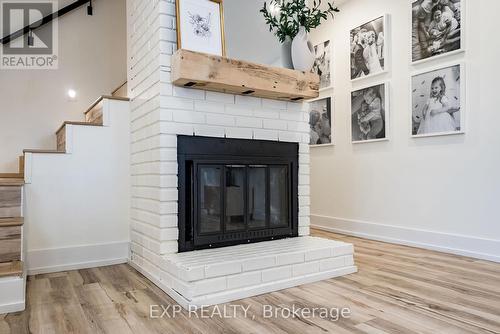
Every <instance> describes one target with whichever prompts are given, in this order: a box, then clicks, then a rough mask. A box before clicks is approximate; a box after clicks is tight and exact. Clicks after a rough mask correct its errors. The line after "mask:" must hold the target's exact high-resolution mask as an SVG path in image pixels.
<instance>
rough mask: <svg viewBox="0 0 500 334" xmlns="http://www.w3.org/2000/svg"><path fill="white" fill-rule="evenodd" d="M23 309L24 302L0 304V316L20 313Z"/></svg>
mask: <svg viewBox="0 0 500 334" xmlns="http://www.w3.org/2000/svg"><path fill="white" fill-rule="evenodd" d="M25 308H26V306H25V303H24V302H18V303H12V304H0V314H6V313H14V312H20V311H24V309H25Z"/></svg>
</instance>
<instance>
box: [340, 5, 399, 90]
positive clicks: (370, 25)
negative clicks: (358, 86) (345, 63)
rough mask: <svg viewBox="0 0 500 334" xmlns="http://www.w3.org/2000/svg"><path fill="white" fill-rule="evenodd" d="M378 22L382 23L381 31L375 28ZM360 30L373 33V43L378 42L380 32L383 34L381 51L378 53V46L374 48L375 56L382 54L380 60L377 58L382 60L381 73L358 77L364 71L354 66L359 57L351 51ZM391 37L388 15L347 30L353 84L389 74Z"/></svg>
mask: <svg viewBox="0 0 500 334" xmlns="http://www.w3.org/2000/svg"><path fill="white" fill-rule="evenodd" d="M379 22H381V23H382V29H379V28H377V26H378V25H379ZM362 29H367V30H368V31H373V32H375V35H376V42H375V43H377V42H378V41H380V32H382V33H383V45H382V51H381V52H380V45H377V46H376V49H377V54H379V53H381V54H382V58H380V56H379V58H380V59H383V65H382V64H381V63H379V64H380V66H381V67H382V70H381V71H377V72H375V73H369V74H367V75H363V76H360V74H361V72H359V71H362V72H364V71H363V69H361V68H359V67H360V66H358V65H356V63H357V61H356V59H359V57H356V56H355V55H357V54H358V53H357V52H354V53H353V50H354V49H355V44H356V41H357V40H358V39H359V32H360V31H361V30H362ZM377 30H379V31H377ZM380 30H381V31H380ZM368 31H367V32H368ZM391 36H392V33H391V27H390V15H389V14H381V15H378V16H376V17H375V18H372V19H369V20H367V21H365V23H363V24H360V25H358V26H356V27H354V28H352V29H350V30H349V46H350V54H351V60H350V62H349V63H350V67H351V68H350V71H351V73H350V79H351V82H353V83H354V82H358V81H361V80H365V79H367V78H372V77H377V76H381V75H383V74H386V73H389V71H390V67H391V59H390V57H391ZM357 44H359V43H357ZM359 46H361V45H360V44H359ZM358 52H359V51H358ZM363 53H364V51H363ZM353 60H354V61H353ZM364 62H365V64H364V65H365V66H366V70H368V68H369V66H368V65H367V64H366V59H365V60H364ZM375 64H376V63H375ZM354 73H357V74H354Z"/></svg>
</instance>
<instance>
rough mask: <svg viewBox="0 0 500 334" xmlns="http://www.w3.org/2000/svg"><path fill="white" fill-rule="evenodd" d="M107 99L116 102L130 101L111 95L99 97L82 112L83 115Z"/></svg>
mask: <svg viewBox="0 0 500 334" xmlns="http://www.w3.org/2000/svg"><path fill="white" fill-rule="evenodd" d="M104 99H108V100H117V101H130V98H128V97H121V96H111V95H101V96H99V98H98V99H97V100H95V102H94V103H92V104H91V105H90V107H89V108H88V109H87V110H86V111H85V112H84V114H87V113H89V112H90V111H91V110H92V109H94V107H95V106H96V105H98V104H99V103H100V102H101V101H102V100H104Z"/></svg>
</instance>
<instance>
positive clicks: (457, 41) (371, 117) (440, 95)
mask: <svg viewBox="0 0 500 334" xmlns="http://www.w3.org/2000/svg"><path fill="white" fill-rule="evenodd" d="M465 2H466V0H413V1H411V2H409V6H408V10H409V11H411V18H412V22H411V33H410V31H409V34H408V43H411V57H410V60H409V63H410V64H409V66H411V67H414V66H415V65H419V66H420V67H422V68H423V69H422V70H420V71H418V72H417V71H414V73H413V74H412V75H411V78H409V79H410V82H411V87H410V90H411V91H410V94H411V106H409V107H408V110H406V112H407V113H408V119H409V122H410V123H411V133H409V134H408V135H409V136H411V137H414V138H418V137H430V136H445V135H454V134H463V133H465V128H464V120H465V108H464V107H465V103H464V100H465V75H464V72H465V65H464V63H463V62H455V63H450V62H449V61H447V58H448V57H449V56H451V55H453V54H457V53H463V52H465V48H464V46H465V44H464V42H465V41H464V38H465V29H466V22H465ZM390 19H391V17H390V15H389V14H386V15H382V16H379V17H375V18H373V19H372V20H370V21H367V22H360V23H359V25H358V26H356V27H354V28H352V29H351V30H350V31H349V37H348V38H349V39H350V42H349V45H350V50H349V51H347V50H346V52H350V65H351V66H350V67H351V68H350V78H351V84H352V85H355V86H356V88H352V90H351V97H350V98H351V99H350V101H351V108H350V113H351V122H350V123H351V124H350V125H351V129H350V130H351V131H350V134H351V142H352V143H353V144H354V143H367V142H374V141H385V140H389V139H390V132H391V129H390V124H391V122H390V121H389V120H390V103H389V96H390V94H389V90H390V84H391V82H390V81H384V80H380V81H379V82H377V83H375V84H370V85H363V81H364V80H366V79H367V78H372V77H377V76H381V75H382V74H384V73H389V72H390V71H391V69H390V65H391V64H390V63H391V60H390V55H391V53H392V50H391V43H390V42H391V27H390ZM346 38H347V37H346ZM314 50H315V53H316V62H315V65H314V68H313V70H314V71H315V72H316V73H317V74H318V75H319V76H320V91H321V92H324V91H329V92H331V91H332V87H333V80H334V74H333V73H332V67H333V66H332V64H333V61H334V60H333V59H332V41H331V40H327V41H324V42H322V43H320V44H318V45H316V46H315V48H314ZM430 60H436V61H435V62H433V63H434V64H436V63H437V64H438V65H437V66H435V65H434V66H432V67H431V66H426V64H427V63H428V62H429V61H430ZM420 64H423V65H420ZM370 82H372V81H371V80H370ZM330 95H331V96H329V97H326V98H320V99H315V100H311V101H309V102H310V120H309V124H310V132H311V140H310V145H311V146H326V145H333V144H334V137H335V130H334V126H335V124H332V123H333V120H334V110H333V109H332V106H333V99H334V98H335V97H334V96H333V94H332V93H330Z"/></svg>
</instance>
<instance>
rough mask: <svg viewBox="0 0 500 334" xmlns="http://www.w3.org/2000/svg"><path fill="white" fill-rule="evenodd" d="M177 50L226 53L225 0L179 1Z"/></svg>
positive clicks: (177, 3)
mask: <svg viewBox="0 0 500 334" xmlns="http://www.w3.org/2000/svg"><path fill="white" fill-rule="evenodd" d="M176 15H177V16H176V19H177V26H176V28H177V49H185V50H190V51H195V52H201V53H206V54H212V55H217V56H221V57H225V56H226V46H225V40H224V39H225V37H224V8H223V0H176Z"/></svg>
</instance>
